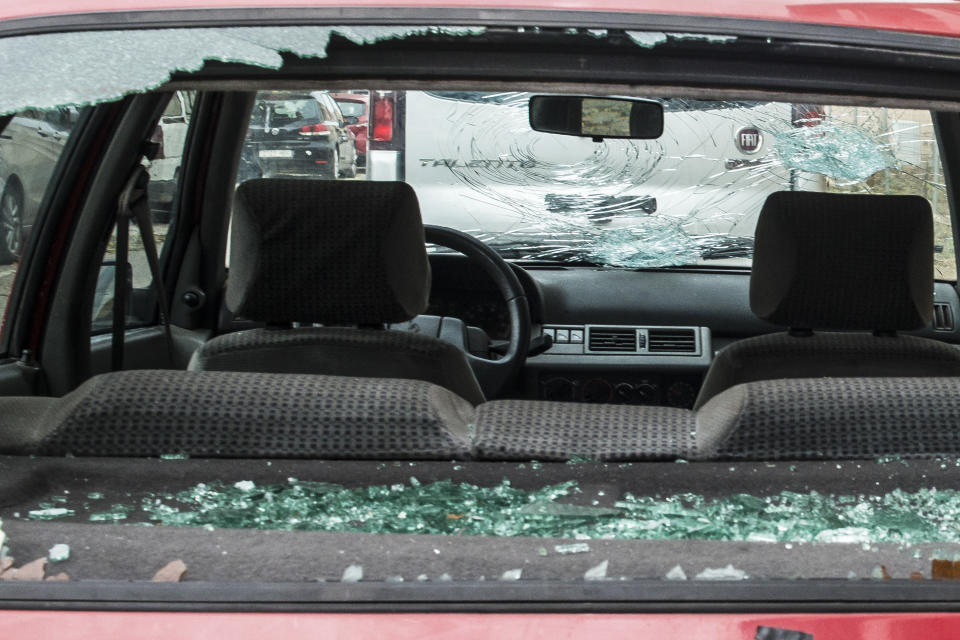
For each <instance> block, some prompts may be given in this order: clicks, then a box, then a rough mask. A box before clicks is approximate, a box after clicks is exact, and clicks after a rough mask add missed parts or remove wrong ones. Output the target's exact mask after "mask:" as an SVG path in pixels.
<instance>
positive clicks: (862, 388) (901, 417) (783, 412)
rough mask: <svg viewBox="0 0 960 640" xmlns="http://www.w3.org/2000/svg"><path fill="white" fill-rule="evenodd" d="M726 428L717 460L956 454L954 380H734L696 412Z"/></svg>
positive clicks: (959, 415) (708, 425)
mask: <svg viewBox="0 0 960 640" xmlns="http://www.w3.org/2000/svg"><path fill="white" fill-rule="evenodd" d="M697 431H698V433H699V432H704V433H717V434H724V433H727V434H729V437H727V438H726V439H725V440H723V441H722V442H721V443H720V444H719V446H718V447H717V448H716V449H715V451H714V455H715V457H717V458H722V459H743V460H837V459H860V460H863V459H876V458H877V457H879V456H888V455H895V456H902V457H911V458H935V457H940V456H949V457H951V458H956V456H957V455H960V378H956V377H938V378H925V377H900V378H897V377H856V378H791V379H782V380H763V381H759V382H748V383H745V384H739V385H736V386H734V387H731V388H729V389H727V390H726V391H724V392H722V393H720V394H718V395H716V396H714V397H713V398H711V399H710V401H709V402H707V403H706V404H705V405H704V406H703V407H701V408H700V409H699V410H698V411H697Z"/></svg>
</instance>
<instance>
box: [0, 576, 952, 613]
mask: <svg viewBox="0 0 960 640" xmlns="http://www.w3.org/2000/svg"><path fill="white" fill-rule="evenodd" d="M2 609H45V610H114V611H117V610H120V611H158V610H162V611H246V612H255V611H271V612H277V611H286V612H296V611H306V612H350V613H360V612H429V613H440V612H444V613H464V612H498V613H520V612H523V613H534V612H559V611H562V612H566V613H581V612H582V613H586V612H591V613H614V612H633V613H712V612H716V613H757V612H777V613H799V612H806V613H812V612H820V613H827V612H829V613H843V612H860V613H862V612H878V613H879V612H921V611H937V612H951V611H952V612H955V611H960V583H958V582H933V581H929V582H916V581H913V582H910V583H909V584H905V583H904V581H902V580H901V581H846V580H832V581H828V580H796V581H750V582H720V583H690V582H680V583H672V582H665V581H660V580H647V581H633V582H626V583H624V582H580V583H551V582H539V581H531V582H525V583H516V584H504V583H490V582H455V583H436V584H387V583H362V582H361V583H355V584H341V583H335V584H325V583H242V584H241V583H233V584H215V583H204V582H196V583H189V582H188V583H177V584H171V583H149V582H145V583H127V582H106V581H102V582H101V581H90V582H82V583H54V584H51V583H44V582H35V583H29V582H24V583H5V584H0V610H2Z"/></svg>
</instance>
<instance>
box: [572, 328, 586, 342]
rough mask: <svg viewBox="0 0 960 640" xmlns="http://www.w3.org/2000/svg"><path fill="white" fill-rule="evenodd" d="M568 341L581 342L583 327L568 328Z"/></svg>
mask: <svg viewBox="0 0 960 640" xmlns="http://www.w3.org/2000/svg"><path fill="white" fill-rule="evenodd" d="M570 342H572V343H573V344H583V329H570Z"/></svg>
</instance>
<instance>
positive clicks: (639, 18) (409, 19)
mask: <svg viewBox="0 0 960 640" xmlns="http://www.w3.org/2000/svg"><path fill="white" fill-rule="evenodd" d="M294 24H296V25H301V24H315V25H324V24H382V25H402V24H442V25H479V26H521V25H526V26H539V27H584V28H600V29H636V30H648V31H679V32H691V31H693V32H697V33H722V34H729V35H738V36H758V37H774V38H796V39H803V40H809V41H817V42H843V43H847V44H857V45H870V46H883V47H894V48H902V49H913V50H925V51H940V52H943V53H951V54H952V53H956V51H957V44H956V40H955V39H954V38H950V37H946V36H937V35H927V34H917V33H906V32H899V31H887V30H882V29H863V28H858V27H845V26H834V25H823V24H814V23H805V22H788V21H780V20H759V19H744V18H733V17H718V16H699V15H675V14H657V13H643V12H613V11H565V10H542V9H500V8H437V7H424V8H419V7H316V8H269V9H267V8H262V9H261V8H224V9H172V10H171V9H165V10H145V11H103V12H96V13H73V14H61V15H52V16H37V17H29V18H19V19H14V20H5V21H3V22H2V23H0V37H5V36H15V35H27V34H35V33H50V32H58V31H84V30H86V31H89V30H107V29H129V28H137V29H148V28H170V27H202V26H218V27H222V26H252V25H256V26H261V25H294Z"/></svg>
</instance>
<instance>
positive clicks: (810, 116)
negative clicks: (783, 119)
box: [790, 104, 827, 127]
mask: <svg viewBox="0 0 960 640" xmlns="http://www.w3.org/2000/svg"><path fill="white" fill-rule="evenodd" d="M790 111H791V113H790V116H791V118H790V119H791V120H792V121H793V126H795V127H815V126H817V125H819V124H823V120H824V118H826V117H827V114H826V113H825V112H824V110H823V107H822V106H820V105H816V104H795V105H792V106H791V109H790Z"/></svg>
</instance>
